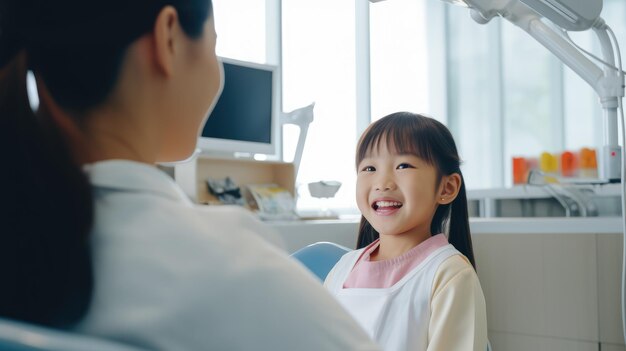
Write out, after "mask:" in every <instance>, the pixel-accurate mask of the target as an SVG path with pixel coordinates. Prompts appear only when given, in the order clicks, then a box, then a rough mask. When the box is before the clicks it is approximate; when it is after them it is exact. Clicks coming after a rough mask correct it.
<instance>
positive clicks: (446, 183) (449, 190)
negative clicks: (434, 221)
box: [437, 173, 463, 205]
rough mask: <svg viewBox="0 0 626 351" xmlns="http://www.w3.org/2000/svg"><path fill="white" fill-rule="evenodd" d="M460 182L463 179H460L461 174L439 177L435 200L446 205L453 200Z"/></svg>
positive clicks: (457, 192) (458, 189) (459, 188)
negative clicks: (438, 187)
mask: <svg viewBox="0 0 626 351" xmlns="http://www.w3.org/2000/svg"><path fill="white" fill-rule="evenodd" d="M462 182H463V180H462V179H461V175H460V174H458V173H452V174H450V175H447V176H443V178H442V179H441V185H440V189H439V194H438V198H437V202H438V203H439V204H440V205H447V204H449V203H451V202H452V201H454V199H456V196H457V195H458V194H459V191H460V190H461V184H462Z"/></svg>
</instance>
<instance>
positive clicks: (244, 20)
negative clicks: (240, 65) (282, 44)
mask: <svg viewBox="0 0 626 351" xmlns="http://www.w3.org/2000/svg"><path fill="white" fill-rule="evenodd" d="M265 9H266V3H265V1H260V0H213V11H214V12H215V31H216V32H217V48H216V51H217V54H218V55H219V56H224V57H229V58H233V59H237V60H242V61H252V62H257V63H268V60H267V50H266V47H267V46H266V43H267V40H266V17H267V16H266V12H265Z"/></svg>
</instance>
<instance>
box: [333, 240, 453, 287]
mask: <svg viewBox="0 0 626 351" xmlns="http://www.w3.org/2000/svg"><path fill="white" fill-rule="evenodd" d="M447 244H448V239H447V238H446V236H445V235H443V234H437V235H433V236H431V237H430V238H428V239H426V240H425V241H423V242H421V243H420V244H419V245H417V246H415V247H414V248H412V249H411V250H409V251H407V252H405V253H404V254H402V255H401V256H398V257H395V258H392V259H389V260H384V261H371V260H370V255H371V254H372V252H374V251H375V250H376V249H377V248H378V246H379V245H380V240H376V241H374V242H373V243H371V244H370V245H369V246H368V247H367V248H366V249H365V250H364V251H363V254H362V255H361V257H360V258H359V260H358V261H357V263H356V264H355V265H354V268H353V269H352V271H351V272H350V275H348V279H346V282H345V283H344V284H343V287H344V288H378V289H380V288H389V287H391V286H392V285H394V284H395V283H397V282H398V281H399V280H400V279H402V277H404V276H405V275H406V274H407V273H409V272H410V271H411V270H413V269H414V268H415V267H417V266H418V265H419V264H420V263H421V262H422V261H424V259H426V258H427V257H428V255H430V254H431V253H432V252H433V251H435V250H437V249H438V248H440V247H443V246H445V245H447Z"/></svg>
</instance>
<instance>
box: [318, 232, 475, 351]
mask: <svg viewBox="0 0 626 351" xmlns="http://www.w3.org/2000/svg"><path fill="white" fill-rule="evenodd" d="M363 250H365V249H361V250H356V251H352V252H350V253H348V254H346V255H344V256H343V257H342V258H341V260H340V261H339V262H338V263H337V265H336V266H335V267H334V268H333V270H332V271H331V273H330V274H329V275H328V277H327V278H326V282H325V285H326V287H327V288H328V289H329V290H330V292H331V293H332V294H333V295H335V296H336V298H337V299H338V300H339V301H340V302H341V304H342V305H343V306H344V308H346V310H348V312H350V313H351V314H352V316H353V317H354V318H355V319H356V320H357V321H359V323H360V324H361V326H362V327H363V328H364V329H365V330H366V331H367V333H368V334H369V335H370V336H371V337H372V338H373V339H374V340H376V341H377V342H378V343H379V344H380V345H381V346H383V349H384V350H387V351H404V350H407V351H408V350H411V351H413V350H415V351H434V350H446V351H448V350H478V351H484V350H486V349H487V316H486V309H485V300H484V296H483V293H482V289H481V288H480V283H479V282H478V277H477V276H476V273H475V272H474V269H473V268H472V266H471V264H469V262H468V261H467V259H466V258H465V257H464V256H462V255H461V254H460V253H459V252H458V251H457V250H456V249H455V248H454V246H452V245H450V244H447V245H446V246H443V247H441V248H439V249H437V250H435V251H434V252H432V253H431V254H430V255H429V256H428V257H427V258H426V259H425V260H424V261H423V262H421V263H420V264H419V265H418V266H417V267H415V268H414V269H413V270H411V271H410V272H409V273H407V275H405V276H404V277H403V278H402V279H401V280H400V281H398V282H397V283H395V284H394V285H392V286H391V287H389V288H343V285H344V283H345V281H346V279H347V278H348V276H349V274H350V272H351V271H352V269H353V267H354V265H355V264H356V262H357V260H358V259H359V257H361V254H362V252H363Z"/></svg>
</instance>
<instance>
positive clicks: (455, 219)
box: [448, 172, 476, 269]
mask: <svg viewBox="0 0 626 351" xmlns="http://www.w3.org/2000/svg"><path fill="white" fill-rule="evenodd" d="M459 175H460V176H461V189H460V190H459V194H458V195H457V197H456V199H454V201H452V204H451V209H450V212H451V213H450V219H449V223H448V233H449V234H448V242H449V243H450V244H452V245H453V246H454V247H455V248H456V249H457V250H459V252H461V253H462V254H463V255H465V257H467V259H468V260H469V261H470V263H471V264H472V266H474V269H476V262H475V261H474V249H473V248H472V238H471V236H470V226H469V214H468V212H467V195H466V194H465V180H464V179H463V175H461V173H460V172H459Z"/></svg>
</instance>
